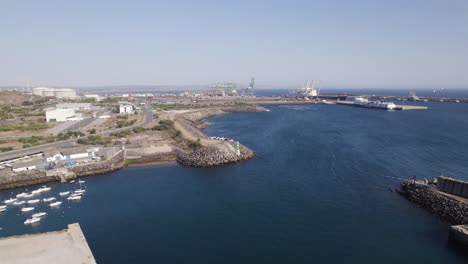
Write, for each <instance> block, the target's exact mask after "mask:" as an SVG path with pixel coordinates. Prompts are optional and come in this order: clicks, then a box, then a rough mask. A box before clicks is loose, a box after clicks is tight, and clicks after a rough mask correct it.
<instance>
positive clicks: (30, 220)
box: [24, 217, 41, 225]
mask: <svg viewBox="0 0 468 264" xmlns="http://www.w3.org/2000/svg"><path fill="white" fill-rule="evenodd" d="M39 221H41V219H40V218H37V217H33V218H29V219H26V221H24V224H25V225H28V224H34V223H37V222H39Z"/></svg>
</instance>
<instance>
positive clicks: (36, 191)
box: [31, 189, 42, 194]
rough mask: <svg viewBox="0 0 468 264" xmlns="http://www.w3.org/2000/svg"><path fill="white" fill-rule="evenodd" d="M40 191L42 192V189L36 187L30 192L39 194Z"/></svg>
mask: <svg viewBox="0 0 468 264" xmlns="http://www.w3.org/2000/svg"><path fill="white" fill-rule="evenodd" d="M41 192H42V189H37V190H34V191H32V192H31V193H32V194H40V193H41Z"/></svg>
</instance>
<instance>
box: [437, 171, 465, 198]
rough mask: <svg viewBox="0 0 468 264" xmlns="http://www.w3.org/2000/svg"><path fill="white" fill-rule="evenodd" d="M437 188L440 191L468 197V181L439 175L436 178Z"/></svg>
mask: <svg viewBox="0 0 468 264" xmlns="http://www.w3.org/2000/svg"><path fill="white" fill-rule="evenodd" d="M437 189H438V190H439V191H441V192H445V193H449V194H453V195H457V196H461V197H464V198H468V182H465V181H460V180H457V179H453V178H449V177H444V176H440V177H438V178H437Z"/></svg>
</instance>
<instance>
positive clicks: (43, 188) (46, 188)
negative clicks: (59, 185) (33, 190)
mask: <svg viewBox="0 0 468 264" xmlns="http://www.w3.org/2000/svg"><path fill="white" fill-rule="evenodd" d="M39 190H41V192H48V191H50V190H52V188H50V187H47V186H42V187H41V188H40V189H39Z"/></svg>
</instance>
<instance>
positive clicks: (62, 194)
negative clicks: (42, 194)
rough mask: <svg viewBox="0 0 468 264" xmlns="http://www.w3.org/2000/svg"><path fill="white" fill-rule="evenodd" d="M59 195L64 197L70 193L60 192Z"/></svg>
mask: <svg viewBox="0 0 468 264" xmlns="http://www.w3.org/2000/svg"><path fill="white" fill-rule="evenodd" d="M59 194H60V196H65V195H68V194H70V191H67V192H60V193H59Z"/></svg>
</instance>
